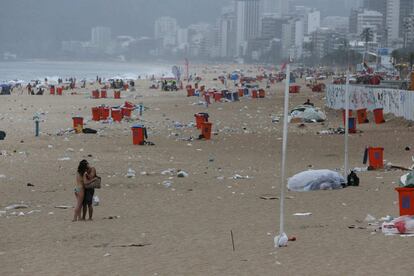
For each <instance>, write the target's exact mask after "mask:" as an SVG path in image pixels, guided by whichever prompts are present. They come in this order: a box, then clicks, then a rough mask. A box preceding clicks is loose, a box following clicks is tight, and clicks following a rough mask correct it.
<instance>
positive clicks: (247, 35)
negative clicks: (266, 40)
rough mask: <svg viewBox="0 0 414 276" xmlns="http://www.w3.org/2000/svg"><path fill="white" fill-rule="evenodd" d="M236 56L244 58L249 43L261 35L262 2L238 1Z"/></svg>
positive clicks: (251, 0) (253, 0) (258, 0)
mask: <svg viewBox="0 0 414 276" xmlns="http://www.w3.org/2000/svg"><path fill="white" fill-rule="evenodd" d="M235 5H236V6H235V12H236V56H243V55H244V53H245V51H246V49H247V42H248V41H249V40H250V39H254V38H257V37H259V35H260V26H259V23H260V13H259V12H260V10H259V9H260V0H236V2H235Z"/></svg>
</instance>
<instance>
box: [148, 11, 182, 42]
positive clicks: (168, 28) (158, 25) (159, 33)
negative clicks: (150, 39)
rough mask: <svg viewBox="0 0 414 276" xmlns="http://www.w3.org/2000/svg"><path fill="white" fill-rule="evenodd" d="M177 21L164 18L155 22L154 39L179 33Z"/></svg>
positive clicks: (167, 17)
mask: <svg viewBox="0 0 414 276" xmlns="http://www.w3.org/2000/svg"><path fill="white" fill-rule="evenodd" d="M177 28H178V27H177V20H176V19H175V18H172V17H169V16H164V17H160V18H158V19H157V20H156V21H155V29H154V37H155V38H156V39H158V38H164V37H166V36H169V35H174V36H175V34H176V33H177Z"/></svg>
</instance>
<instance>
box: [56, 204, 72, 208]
mask: <svg viewBox="0 0 414 276" xmlns="http://www.w3.org/2000/svg"><path fill="white" fill-rule="evenodd" d="M55 208H57V209H72V208H73V206H69V205H58V206H55Z"/></svg>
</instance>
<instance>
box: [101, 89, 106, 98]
mask: <svg viewBox="0 0 414 276" xmlns="http://www.w3.org/2000/svg"><path fill="white" fill-rule="evenodd" d="M106 96H107V94H106V90H101V98H102V99H105V98H106Z"/></svg>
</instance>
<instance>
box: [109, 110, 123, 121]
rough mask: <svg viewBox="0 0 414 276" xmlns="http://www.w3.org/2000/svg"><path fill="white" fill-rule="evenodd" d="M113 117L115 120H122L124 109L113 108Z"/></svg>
mask: <svg viewBox="0 0 414 276" xmlns="http://www.w3.org/2000/svg"><path fill="white" fill-rule="evenodd" d="M111 117H112V120H114V122H121V121H122V111H121V109H114V108H113V109H112V110H111Z"/></svg>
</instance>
